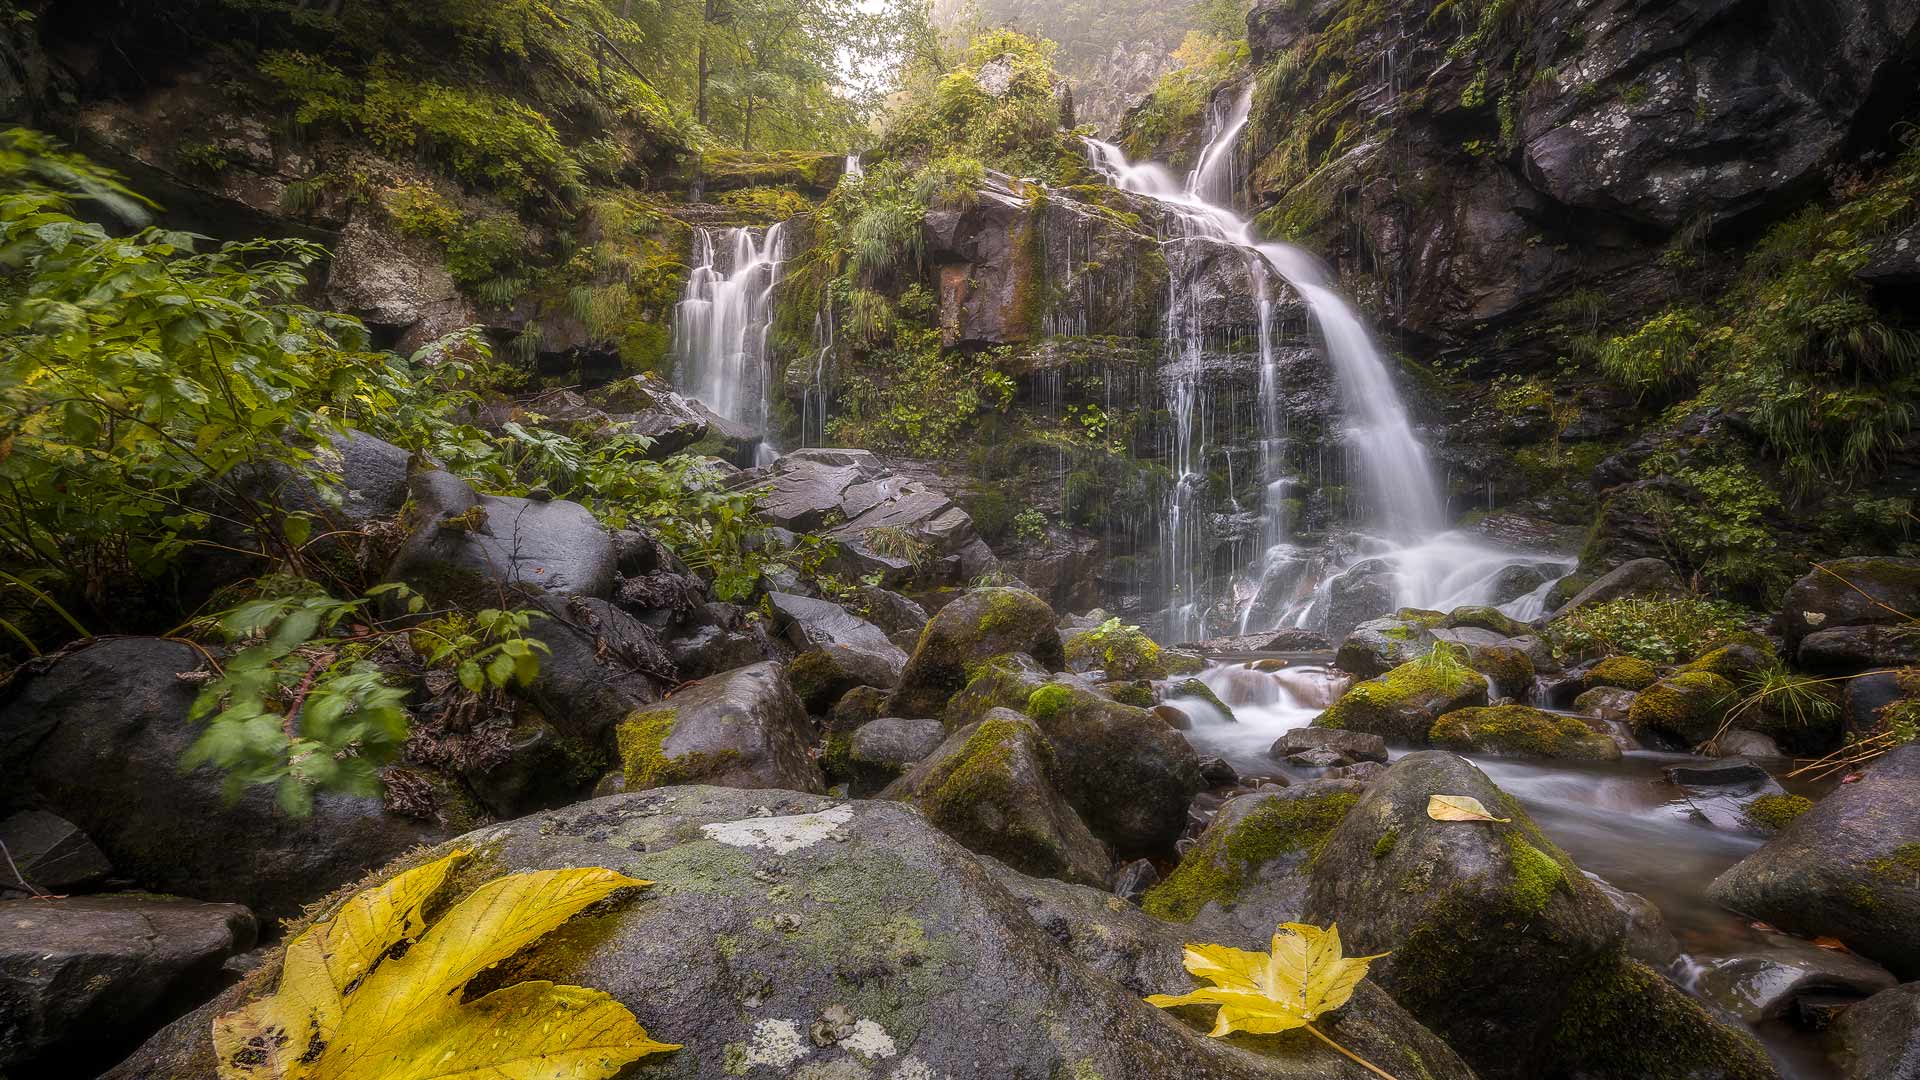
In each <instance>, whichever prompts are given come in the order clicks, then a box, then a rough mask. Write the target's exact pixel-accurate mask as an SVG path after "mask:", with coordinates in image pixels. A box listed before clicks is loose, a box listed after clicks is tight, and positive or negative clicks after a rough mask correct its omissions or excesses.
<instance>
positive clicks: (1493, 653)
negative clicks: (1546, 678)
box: [1467, 640, 1534, 698]
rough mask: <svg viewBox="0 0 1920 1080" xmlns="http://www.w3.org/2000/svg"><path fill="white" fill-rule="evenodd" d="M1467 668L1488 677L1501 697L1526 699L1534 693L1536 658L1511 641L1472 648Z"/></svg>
mask: <svg viewBox="0 0 1920 1080" xmlns="http://www.w3.org/2000/svg"><path fill="white" fill-rule="evenodd" d="M1467 666H1468V667H1470V668H1472V669H1473V670H1475V671H1477V672H1479V673H1480V674H1482V675H1485V676H1486V677H1487V680H1488V681H1489V682H1491V683H1493V692H1494V693H1495V694H1497V695H1498V696H1500V697H1503V698H1523V697H1525V696H1526V695H1527V693H1528V692H1529V691H1531V690H1532V689H1533V676H1534V669H1533V658H1532V657H1530V656H1528V655H1527V653H1526V651H1525V650H1523V649H1520V648H1517V647H1515V646H1514V645H1511V644H1508V643H1507V641H1504V640H1503V641H1500V642H1497V643H1494V644H1486V645H1482V644H1475V645H1471V646H1469V647H1468V648H1467Z"/></svg>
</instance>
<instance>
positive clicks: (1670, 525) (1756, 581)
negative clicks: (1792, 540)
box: [1630, 455, 1792, 595]
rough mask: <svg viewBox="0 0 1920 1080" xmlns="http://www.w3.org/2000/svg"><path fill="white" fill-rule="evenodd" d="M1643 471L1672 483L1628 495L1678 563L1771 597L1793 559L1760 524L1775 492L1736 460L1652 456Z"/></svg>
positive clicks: (1726, 587)
mask: <svg viewBox="0 0 1920 1080" xmlns="http://www.w3.org/2000/svg"><path fill="white" fill-rule="evenodd" d="M1668 470H1671V471H1668ZM1643 471H1644V472H1646V473H1648V474H1650V475H1659V476H1664V477H1666V478H1667V479H1669V480H1670V481H1671V482H1672V483H1673V484H1675V485H1678V490H1671V489H1666V488H1643V489H1639V490H1637V491H1635V492H1634V493H1633V494H1632V496H1630V497H1631V498H1632V499H1633V501H1634V503H1635V504H1636V506H1637V507H1638V508H1639V509H1640V510H1642V511H1644V512H1645V513H1647V514H1648V515H1649V516H1650V517H1652V518H1653V520H1654V521H1655V523H1656V524H1657V525H1658V526H1659V528H1660V535H1661V540H1662V541H1663V542H1664V543H1665V544H1666V545H1667V546H1668V548H1669V549H1671V551H1672V552H1673V553H1674V554H1675V555H1676V556H1678V561H1679V562H1681V564H1682V565H1685V566H1689V567H1697V568H1699V569H1700V571H1701V572H1702V574H1703V575H1704V576H1705V577H1706V579H1707V581H1708V582H1709V583H1710V584H1712V585H1713V586H1714V587H1715V588H1717V589H1720V590H1722V591H1727V592H1744V593H1748V594H1753V595H1770V594H1771V593H1773V592H1776V591H1778V590H1779V589H1781V588H1784V587H1785V586H1786V584H1787V582H1788V581H1789V580H1790V579H1791V576H1792V574H1791V566H1792V563H1791V561H1790V560H1789V559H1787V557H1786V556H1784V555H1783V554H1782V553H1781V551H1780V550H1779V545H1778V543H1777V542H1776V541H1775V539H1774V533H1773V531H1772V530H1771V529H1769V528H1768V527H1767V525H1766V517H1767V515H1769V514H1771V513H1774V512H1776V511H1778V510H1780V509H1781V503H1780V496H1779V494H1778V493H1777V492H1775V491H1774V490H1773V488H1771V487H1769V486H1768V485H1767V483H1766V482H1765V481H1764V480H1762V479H1761V478H1760V477H1759V476H1758V475H1756V474H1755V473H1754V472H1753V471H1752V470H1751V469H1749V468H1747V467H1746V466H1745V465H1742V464H1739V463H1737V462H1736V463H1731V464H1725V465H1712V466H1697V467H1674V465H1673V462H1672V461H1671V460H1669V459H1667V458H1666V457H1665V456H1664V455H1655V456H1654V457H1652V458H1650V459H1648V461H1647V463H1646V465H1645V466H1644V467H1643Z"/></svg>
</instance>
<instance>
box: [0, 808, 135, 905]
mask: <svg viewBox="0 0 1920 1080" xmlns="http://www.w3.org/2000/svg"><path fill="white" fill-rule="evenodd" d="M0 845H5V849H6V852H7V857H8V858H9V859H11V860H12V864H11V865H10V866H9V867H8V871H9V873H8V874H7V878H6V880H5V881H4V882H0V895H5V894H6V893H7V892H8V891H17V892H20V893H23V894H24V893H27V892H29V891H31V890H36V889H37V890H39V891H40V892H41V893H61V894H64V893H73V892H80V891H82V890H84V889H85V888H86V887H87V886H89V885H93V884H95V883H97V882H99V880H100V879H101V878H104V877H106V876H107V874H108V873H110V872H111V871H112V870H113V864H112V863H109V862H108V861H107V856H106V854H105V853H103V852H102V851H101V850H100V849H99V848H98V847H97V846H95V845H94V842H93V841H91V840H89V839H87V834H86V833H83V832H81V831H80V827H79V826H77V825H75V824H74V823H73V822H71V821H68V820H67V819H66V818H63V817H61V816H59V815H58V814H49V813H47V812H46V811H45V810H22V811H21V812H19V813H17V814H15V815H13V816H12V817H9V818H7V819H6V820H5V821H0Z"/></svg>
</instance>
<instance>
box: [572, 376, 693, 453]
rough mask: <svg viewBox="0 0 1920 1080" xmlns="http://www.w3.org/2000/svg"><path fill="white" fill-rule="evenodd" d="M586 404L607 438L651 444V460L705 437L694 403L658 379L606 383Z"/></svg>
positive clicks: (587, 399)
mask: <svg viewBox="0 0 1920 1080" xmlns="http://www.w3.org/2000/svg"><path fill="white" fill-rule="evenodd" d="M586 401H587V403H588V404H590V405H591V406H592V407H593V409H595V410H597V411H598V419H600V420H601V422H602V423H603V424H604V425H606V428H607V431H608V433H609V434H612V433H619V434H632V435H642V436H645V437H646V438H648V439H651V440H653V445H651V446H649V447H648V448H647V456H648V457H650V458H655V459H660V458H666V457H670V456H672V455H674V454H677V453H679V452H680V451H682V450H685V449H686V448H688V447H690V446H692V445H694V444H695V443H697V442H699V441H700V440H701V439H704V438H706V436H707V426H708V425H707V418H706V416H705V415H703V414H702V411H701V410H699V409H697V408H696V405H697V402H694V401H690V400H688V399H687V398H684V397H681V396H680V395H679V394H678V393H675V392H674V389H673V387H672V386H669V385H668V384H667V382H666V380H664V379H662V378H660V377H659V376H658V375H653V374H645V375H635V376H633V377H631V378H627V379H622V380H620V381H618V382H614V383H609V384H607V385H606V386H602V387H599V388H597V389H595V390H593V391H592V392H590V393H589V394H587V395H586ZM541 411H542V412H547V411H549V410H546V409H542V410H541ZM568 418H569V417H565V416H563V417H562V419H568Z"/></svg>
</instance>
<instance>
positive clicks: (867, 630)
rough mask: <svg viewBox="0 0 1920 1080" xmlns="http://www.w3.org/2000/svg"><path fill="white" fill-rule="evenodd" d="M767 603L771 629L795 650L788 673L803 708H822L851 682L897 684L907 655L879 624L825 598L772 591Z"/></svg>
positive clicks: (852, 684) (885, 686)
mask: <svg viewBox="0 0 1920 1080" xmlns="http://www.w3.org/2000/svg"><path fill="white" fill-rule="evenodd" d="M767 602H768V603H769V604H770V605H771V606H772V608H773V614H774V623H775V626H776V628H780V629H783V630H784V632H785V634H786V636H787V639H788V640H789V641H790V642H791V643H792V644H793V646H794V647H795V649H796V650H798V653H799V655H797V656H795V657H794V658H793V662H792V663H791V664H790V665H788V676H789V678H790V679H791V680H792V682H793V688H794V692H796V693H798V694H799V695H800V700H801V702H803V703H804V704H805V705H806V706H807V710H808V711H809V712H815V713H824V712H826V711H827V710H828V709H829V708H831V707H832V706H833V703H834V702H836V701H838V700H840V698H841V697H842V696H843V695H845V694H846V692H847V691H849V690H851V689H853V688H854V687H856V686H873V687H879V688H881V689H885V690H890V689H892V688H893V687H894V686H895V685H896V684H897V683H899V681H900V669H901V668H903V667H905V666H906V662H907V654H906V653H904V652H902V651H901V650H900V647H899V646H897V645H895V644H894V643H893V642H891V641H889V640H887V635H886V633H885V632H884V631H882V630H881V629H880V628H879V627H877V626H875V625H873V624H872V623H870V622H868V621H866V620H865V619H862V618H860V617H859V616H857V615H855V614H853V613H852V612H850V611H848V610H847V609H845V608H843V607H841V606H840V605H839V604H835V603H832V602H830V601H827V600H814V599H810V598H808V597H804V596H795V595H793V594H791V593H782V592H775V593H769V594H767Z"/></svg>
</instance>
